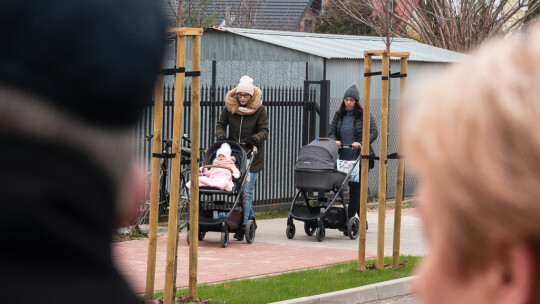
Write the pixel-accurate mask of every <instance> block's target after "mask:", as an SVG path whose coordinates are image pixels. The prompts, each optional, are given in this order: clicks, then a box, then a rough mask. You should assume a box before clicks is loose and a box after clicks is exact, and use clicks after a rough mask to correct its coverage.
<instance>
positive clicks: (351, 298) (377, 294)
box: [274, 276, 415, 304]
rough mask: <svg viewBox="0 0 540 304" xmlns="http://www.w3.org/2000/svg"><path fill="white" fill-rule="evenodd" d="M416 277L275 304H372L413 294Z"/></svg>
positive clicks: (276, 303)
mask: <svg viewBox="0 0 540 304" xmlns="http://www.w3.org/2000/svg"><path fill="white" fill-rule="evenodd" d="M414 278H415V277H414V276H412V277H406V278H401V279H397V280H391V281H386V282H381V283H376V284H371V285H366V286H362V287H356V288H350V289H344V290H339V291H334V292H330V293H323V294H320V295H315V296H309V297H303V298H297V299H291V300H286V301H281V302H275V303H274V304H321V303H328V304H331V303H343V304H353V303H358V304H361V303H370V302H373V301H378V300H383V299H388V298H393V297H397V296H403V295H408V294H411V288H410V283H411V281H412V280H413V279H414Z"/></svg>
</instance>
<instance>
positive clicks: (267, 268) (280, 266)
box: [113, 233, 375, 293]
mask: <svg viewBox="0 0 540 304" xmlns="http://www.w3.org/2000/svg"><path fill="white" fill-rule="evenodd" d="M231 239H232V234H231ZM179 246H180V247H179V250H178V275H177V286H178V287H183V286H187V285H188V251H189V248H188V246H187V244H186V239H185V237H184V236H181V238H180V241H179ZM166 247H167V237H158V240H157V258H156V276H155V285H154V290H156V291H158V290H163V289H164V284H165V259H166ZM147 252H148V240H147V239H144V240H136V241H129V242H120V243H114V244H113V257H114V258H115V260H116V262H117V266H118V268H119V270H120V272H122V273H123V274H124V275H125V277H126V278H127V280H128V281H129V282H130V284H131V286H132V287H133V289H134V290H135V292H137V293H144V290H145V284H146V283H145V282H146V262H147ZM373 256H375V254H371V253H367V254H366V257H373ZM357 257H358V256H357V251H354V250H343V249H329V248H314V247H304V246H290V245H280V244H271V243H264V242H257V241H255V242H254V243H253V244H250V245H248V244H246V242H238V241H236V240H231V241H230V243H229V246H228V247H227V248H221V246H220V241H219V234H218V233H209V235H208V238H205V240H204V241H202V242H199V260H198V283H212V282H219V281H224V280H230V279H238V278H244V277H252V276H258V275H264V274H272V273H279V272H284V271H290V270H297V269H305V268H310V267H317V266H323V265H328V264H333V263H338V262H343V261H350V260H355V259H357Z"/></svg>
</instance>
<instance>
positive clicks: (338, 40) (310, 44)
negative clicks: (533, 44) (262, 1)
mask: <svg viewBox="0 0 540 304" xmlns="http://www.w3.org/2000/svg"><path fill="white" fill-rule="evenodd" d="M209 30H221V31H227V32H229V33H233V34H236V35H240V36H244V37H248V38H251V39H255V40H259V41H264V42H267V43H270V44H274V45H279V46H282V47H285V48H289V49H293V50H296V51H300V52H304V53H308V54H312V55H316V56H320V57H323V58H327V59H332V58H341V59H361V58H364V51H371V50H383V49H385V43H384V41H383V38H381V37H370V36H349V35H332V34H314V33H301V32H284V31H269V30H254V29H239V28H216V29H209ZM390 49H391V51H392V52H405V51H409V52H411V56H410V57H409V60H410V61H425V62H456V61H459V60H461V59H463V58H465V57H467V55H465V54H462V53H458V52H454V51H450V50H445V49H442V48H438V47H434V46H431V45H427V44H423V43H420V42H418V41H416V40H413V39H408V38H393V40H392V44H391V47H390Z"/></svg>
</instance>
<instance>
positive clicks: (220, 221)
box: [188, 141, 255, 247]
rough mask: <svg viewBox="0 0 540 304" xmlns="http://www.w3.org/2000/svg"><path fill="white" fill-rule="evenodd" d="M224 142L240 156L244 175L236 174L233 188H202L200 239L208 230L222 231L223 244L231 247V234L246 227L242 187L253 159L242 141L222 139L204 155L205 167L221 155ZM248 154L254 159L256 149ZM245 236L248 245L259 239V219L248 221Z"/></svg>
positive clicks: (241, 170)
mask: <svg viewBox="0 0 540 304" xmlns="http://www.w3.org/2000/svg"><path fill="white" fill-rule="evenodd" d="M223 143H228V144H229V146H230V147H231V156H234V158H235V159H236V166H237V168H238V170H239V171H240V177H239V178H234V177H233V183H234V187H233V189H232V190H231V191H226V190H221V189H218V188H213V187H205V186H200V187H199V241H202V240H203V239H204V237H205V236H206V232H208V231H216V232H221V247H227V246H228V245H229V233H231V232H238V231H240V230H241V229H242V224H243V220H244V210H243V208H242V204H241V202H242V187H243V185H244V183H245V182H246V180H245V177H246V176H247V172H249V169H250V167H251V161H249V160H248V157H247V155H248V154H247V153H246V152H245V151H244V149H242V147H241V146H240V145H239V144H238V143H236V142H232V141H220V142H217V143H214V144H213V145H211V146H210V148H208V151H207V153H206V154H205V155H204V159H203V166H210V165H212V163H213V161H214V159H215V158H216V157H217V155H216V152H217V151H218V150H219V148H220V147H221V145H222V144H223ZM248 153H249V154H250V159H253V156H254V152H253V151H249V152H248ZM188 230H189V224H188ZM188 236H189V233H188ZM245 238H246V242H247V243H248V244H251V243H253V241H254V240H255V222H254V221H253V220H249V221H248V222H247V223H246V227H245ZM188 243H189V237H188Z"/></svg>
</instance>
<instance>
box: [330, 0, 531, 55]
mask: <svg viewBox="0 0 540 304" xmlns="http://www.w3.org/2000/svg"><path fill="white" fill-rule="evenodd" d="M334 1H335V2H336V4H337V5H338V6H339V7H340V8H341V9H342V10H343V11H344V12H345V13H347V14H349V15H351V16H354V15H355V14H356V11H355V10H354V9H353V8H352V7H354V6H363V7H368V8H370V9H371V11H373V12H374V13H373V15H371V16H356V17H357V20H358V21H360V22H362V23H364V24H366V25H368V26H371V27H373V28H374V29H375V30H376V31H377V32H378V33H386V35H385V36H387V37H388V36H392V37H411V36H413V37H414V38H416V39H418V40H420V41H421V42H424V43H427V44H430V45H433V46H437V47H441V48H445V49H449V50H453V51H458V52H467V51H469V50H471V49H473V48H475V47H476V46H477V45H479V44H481V43H482V42H483V41H484V40H485V39H487V38H490V37H492V36H497V35H502V34H506V33H509V32H513V31H517V30H520V29H521V28H523V27H524V26H526V25H527V23H528V22H529V21H530V20H531V19H533V18H531V17H533V16H534V17H535V16H536V14H537V13H538V10H539V7H540V1H536V0H420V1H419V0H400V1H399V2H397V1H386V0H382V1H381V0H334ZM390 2H391V3H390ZM390 4H392V5H393V7H390Z"/></svg>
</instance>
